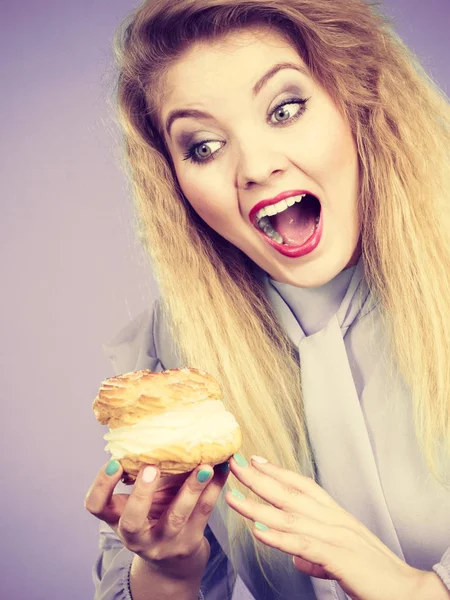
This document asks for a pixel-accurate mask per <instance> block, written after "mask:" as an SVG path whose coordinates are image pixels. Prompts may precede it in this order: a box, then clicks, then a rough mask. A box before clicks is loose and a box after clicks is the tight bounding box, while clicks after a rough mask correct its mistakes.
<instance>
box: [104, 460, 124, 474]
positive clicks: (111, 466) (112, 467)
mask: <svg viewBox="0 0 450 600" xmlns="http://www.w3.org/2000/svg"><path fill="white" fill-rule="evenodd" d="M119 467H120V462H119V461H118V460H116V459H115V458H113V459H112V460H110V461H109V463H108V464H107V465H106V469H105V473H106V474H107V475H114V473H117V471H118V470H119Z"/></svg>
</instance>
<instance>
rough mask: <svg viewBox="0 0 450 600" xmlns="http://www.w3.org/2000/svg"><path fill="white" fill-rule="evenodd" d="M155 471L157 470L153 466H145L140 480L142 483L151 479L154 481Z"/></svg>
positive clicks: (149, 481)
mask: <svg viewBox="0 0 450 600" xmlns="http://www.w3.org/2000/svg"><path fill="white" fill-rule="evenodd" d="M157 473H158V471H157V470H156V469H155V467H145V469H144V471H143V473H142V481H143V482H144V483H151V482H152V481H155V479H156V475H157Z"/></svg>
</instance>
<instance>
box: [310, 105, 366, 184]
mask: <svg viewBox="0 0 450 600" xmlns="http://www.w3.org/2000/svg"><path fill="white" fill-rule="evenodd" d="M305 148H306V152H305ZM302 154H304V156H305V157H306V158H305V160H306V161H307V162H308V163H309V164H310V166H311V169H312V170H313V171H314V172H315V173H316V174H317V175H318V176H320V177H321V178H322V177H324V178H325V179H326V180H327V179H329V178H330V177H333V178H334V177H337V178H338V179H340V178H341V176H344V177H345V178H348V177H349V176H354V174H355V172H356V171H357V164H358V161H357V153H356V147H355V144H354V141H353V137H352V134H351V131H350V129H349V127H348V126H347V125H346V124H345V122H344V121H343V120H342V119H341V118H340V116H338V114H337V113H335V112H334V111H330V112H328V113H325V114H324V117H323V118H322V119H321V120H320V123H317V122H314V123H311V128H310V129H309V131H308V132H307V134H306V135H304V134H302Z"/></svg>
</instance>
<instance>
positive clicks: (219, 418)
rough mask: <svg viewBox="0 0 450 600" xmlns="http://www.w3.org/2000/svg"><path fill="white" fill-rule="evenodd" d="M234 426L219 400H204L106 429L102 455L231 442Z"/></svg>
mask: <svg viewBox="0 0 450 600" xmlns="http://www.w3.org/2000/svg"><path fill="white" fill-rule="evenodd" d="M237 427H239V425H238V423H237V421H236V419H235V418H234V415H232V414H231V413H230V412H228V411H227V410H225V406H224V404H223V402H222V401H221V400H207V401H205V402H199V403H194V404H193V405H192V406H191V407H190V408H186V407H185V406H181V407H180V408H177V409H173V410H167V411H164V413H161V414H159V415H154V416H149V417H144V418H142V419H140V420H139V422H138V423H136V424H135V425H128V426H125V427H118V428H117V429H112V430H110V431H109V432H108V433H106V434H105V435H104V436H103V439H104V440H106V441H107V442H108V444H107V445H106V447H105V452H110V453H111V455H112V458H119V459H120V458H123V457H124V456H126V455H127V454H141V453H149V454H151V452H152V451H153V450H155V449H157V448H162V447H164V448H165V447H167V446H172V445H182V446H183V448H185V449H186V450H189V448H191V447H192V446H196V445H198V444H200V443H208V442H216V441H218V440H220V441H224V442H227V441H230V442H231V441H232V440H233V434H234V432H235V431H236V429H237Z"/></svg>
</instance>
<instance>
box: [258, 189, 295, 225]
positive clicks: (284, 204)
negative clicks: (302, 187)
mask: <svg viewBox="0 0 450 600" xmlns="http://www.w3.org/2000/svg"><path fill="white" fill-rule="evenodd" d="M305 196H306V194H302V195H301V196H291V198H287V199H286V200H280V202H277V203H276V204H272V205H270V206H266V207H265V208H262V209H261V210H259V211H258V212H257V213H256V220H257V221H259V220H260V219H262V217H266V216H269V217H272V216H273V215H276V214H277V213H280V212H283V211H284V210H286V209H287V208H289V207H290V206H293V205H294V204H295V203H296V202H301V201H302V198H304V197H305ZM258 224H259V223H258Z"/></svg>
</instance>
